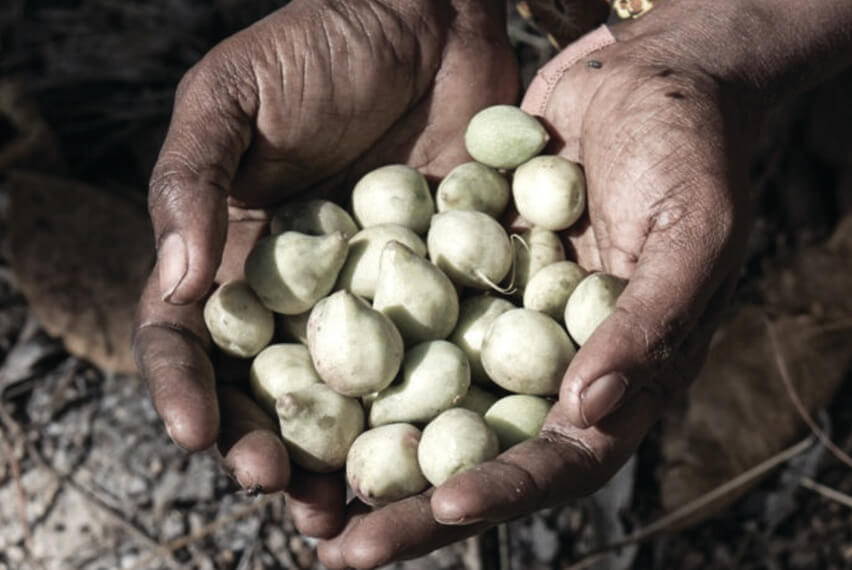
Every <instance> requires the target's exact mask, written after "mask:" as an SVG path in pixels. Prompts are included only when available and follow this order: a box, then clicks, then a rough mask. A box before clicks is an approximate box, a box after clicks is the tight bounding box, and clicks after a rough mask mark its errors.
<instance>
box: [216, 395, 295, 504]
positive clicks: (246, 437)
mask: <svg viewBox="0 0 852 570" xmlns="http://www.w3.org/2000/svg"><path fill="white" fill-rule="evenodd" d="M219 405H220V409H221V417H222V429H221V433H220V435H219V452H220V453H221V454H222V457H223V460H224V465H225V468H226V469H227V470H228V471H229V472H230V473H231V474H232V475H233V476H234V478H235V479H236V480H237V483H239V485H240V486H241V487H242V488H243V489H246V490H248V491H249V492H250V493H273V492H276V491H283V490H284V489H285V488H286V487H287V485H288V484H289V482H290V458H289V456H288V454H287V449H286V448H285V447H284V442H283V441H281V438H280V437H278V426H277V425H276V422H275V420H273V419H272V417H270V416H269V414H267V413H266V412H264V411H263V410H261V409H260V407H258V405H257V404H256V403H255V402H254V401H253V400H252V399H251V398H250V397H249V396H248V395H247V394H245V393H243V392H242V391H240V390H238V389H237V388H235V387H233V386H222V387H220V388H219Z"/></svg>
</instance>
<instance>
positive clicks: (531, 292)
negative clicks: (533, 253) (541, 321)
mask: <svg viewBox="0 0 852 570" xmlns="http://www.w3.org/2000/svg"><path fill="white" fill-rule="evenodd" d="M586 275H588V272H586V270H585V269H583V268H582V267H580V266H579V265H577V264H576V263H574V262H573V261H559V262H557V263H553V264H550V265H548V266H546V267H543V268H541V269H540V270H538V271H537V272H536V274H535V275H533V277H532V279H530V280H529V282H528V283H527V286H526V288H525V289H524V308H526V309H532V310H533V311H539V312H540V313H544V314H545V315H547V316H549V317H551V318H552V319H553V320H555V321H559V322H562V321H563V320H564V319H565V304H566V303H567V302H568V298H569V297H570V296H571V293H573V292H574V289H575V288H576V287H577V285H579V284H580V281H582V280H583V279H584V278H585V277H586Z"/></svg>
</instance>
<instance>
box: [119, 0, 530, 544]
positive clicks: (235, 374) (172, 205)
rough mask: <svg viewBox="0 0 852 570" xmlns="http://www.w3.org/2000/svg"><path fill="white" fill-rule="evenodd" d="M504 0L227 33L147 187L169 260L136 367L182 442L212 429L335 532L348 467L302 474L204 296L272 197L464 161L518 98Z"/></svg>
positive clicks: (162, 256)
mask: <svg viewBox="0 0 852 570" xmlns="http://www.w3.org/2000/svg"><path fill="white" fill-rule="evenodd" d="M503 10H504V8H503V4H502V2H495V1H493V0H476V1H472V0H437V1H434V2H428V3H424V2H419V1H415V0H387V1H376V0H352V1H346V2H343V1H337V0H313V1H309V0H296V1H294V2H292V3H290V4H289V5H288V6H287V7H285V8H283V9H281V10H278V11H277V12H275V13H273V14H272V15H270V16H269V17H267V18H265V19H264V20H261V21H259V22H258V23H256V24H255V25H253V26H251V27H250V28H248V29H246V30H244V31H243V32H240V33H239V34H237V35H235V36H233V37H231V38H229V39H228V40H226V41H225V42H223V43H222V44H220V45H219V46H217V47H216V48H215V49H213V50H212V51H211V52H210V53H209V54H207V55H206V56H205V57H204V59H203V60H202V61H201V62H200V63H198V64H197V65H196V66H195V67H194V68H193V69H192V70H190V72H189V73H187V75H186V77H185V78H184V80H183V81H182V82H181V84H180V86H179V88H178V91H177V96H176V101H175V107H174V114H173V116H172V121H171V125H170V128H169V132H168V135H167V138H166V141H165V143H164V145H163V148H162V151H161V153H160V157H159V160H158V162H157V165H156V167H155V170H154V173H153V175H152V180H151V188H150V194H149V209H150V213H151V217H152V220H153V223H154V228H155V233H156V244H157V247H158V261H157V266H156V267H155V268H154V271H153V273H152V275H151V277H150V279H149V282H148V284H147V287H146V290H145V293H144V295H143V298H142V300H141V303H140V307H139V316H138V323H137V328H136V333H135V339H134V349H135V353H136V358H137V362H138V365H139V369H140V371H141V373H142V375H143V377H144V378H145V379H146V381H147V383H148V386H149V390H150V393H151V397H152V399H153V401H154V405H155V407H156V409H157V411H158V412H159V414H160V416H161V417H162V419H163V421H164V423H165V426H166V429H167V431H168V433H169V435H170V436H171V438H172V439H173V440H174V441H175V443H177V444H178V445H180V446H181V447H183V448H185V449H187V450H189V451H195V450H201V449H205V448H208V447H209V446H211V445H213V444H214V443H217V442H218V445H219V449H220V451H221V453H222V455H223V457H224V463H225V466H226V468H227V469H228V470H229V471H230V472H231V473H232V474H233V476H234V478H235V479H236V480H237V482H238V483H239V484H240V485H241V486H243V487H244V488H246V489H249V490H263V491H266V492H272V491H277V490H282V489H286V491H287V493H288V506H289V508H290V511H291V514H292V516H293V519H294V521H295V523H296V526H297V527H298V528H299V530H300V531H301V532H303V533H305V534H307V535H311V536H331V535H333V534H334V533H336V532H337V531H338V530H339V528H340V526H341V524H342V522H343V515H344V503H345V486H344V482H343V479H342V476H341V475H340V474H334V475H322V476H319V475H310V474H304V473H301V472H300V473H298V474H293V476H292V477H291V469H290V465H289V459H288V456H287V451H286V449H285V448H284V445H283V443H282V442H281V440H280V438H279V437H278V436H277V431H278V430H277V423H276V422H275V421H273V419H272V418H270V417H269V416H268V415H266V414H265V413H264V412H262V411H261V409H260V408H259V407H258V406H257V405H256V404H255V403H254V402H253V400H252V399H251V398H250V397H248V396H247V395H246V394H245V393H244V392H243V390H242V388H241V387H240V385H239V384H238V383H230V382H229V381H231V380H240V379H241V380H242V381H243V382H242V384H243V385H244V384H245V379H246V376H245V374H246V370H247V366H245V365H243V366H239V365H238V366H236V367H234V366H231V365H233V364H234V363H233V362H226V361H222V360H221V359H219V357H218V356H217V355H216V354H215V353H211V344H210V340H209V336H208V334H207V332H206V328H205V326H204V322H203V319H202V314H201V313H202V307H203V301H204V299H205V297H206V296H207V294H208V293H209V292H210V290H211V289H212V287H214V285H215V284H216V283H222V282H225V281H228V280H230V279H234V278H238V277H240V276H241V274H242V268H243V263H244V261H245V257H246V255H247V254H248V251H249V250H250V248H251V247H252V245H253V244H254V243H255V241H256V240H257V239H258V238H259V237H260V236H262V235H263V233H264V232H266V231H267V226H268V218H269V216H268V211H269V210H268V207H270V206H273V205H275V204H279V203H281V202H282V201H283V200H285V199H288V198H293V197H295V196H301V195H309V196H311V197H317V196H331V195H334V193H335V191H337V190H338V189H342V188H347V187H351V184H352V182H353V180H355V179H356V178H357V177H358V176H359V175H360V174H363V173H364V172H366V171H368V170H371V169H372V168H375V167H377V166H381V165H384V164H388V163H406V164H409V165H411V166H414V167H416V168H418V169H420V170H421V171H422V172H423V173H424V174H426V175H427V176H430V177H441V176H443V175H445V174H446V173H447V172H448V171H449V169H450V168H451V167H453V166H455V165H456V164H458V163H460V162H463V161H464V160H466V159H467V157H466V153H465V150H464V145H463V134H464V129H465V127H466V125H467V123H468V121H469V120H470V118H471V116H472V115H473V114H474V113H475V112H476V111H478V110H479V109H481V108H483V107H486V106H488V105H493V104H497V103H511V102H513V101H515V100H516V98H517V90H518V79H517V66H516V64H515V61H514V56H513V54H512V51H511V49H510V47H509V44H508V40H507V38H506V35H505V21H504V12H503ZM211 355H212V356H211ZM211 357H213V358H215V360H216V362H217V367H216V369H215V370H214V366H213V364H212V360H211ZM240 376H242V378H240ZM217 386H218V388H217Z"/></svg>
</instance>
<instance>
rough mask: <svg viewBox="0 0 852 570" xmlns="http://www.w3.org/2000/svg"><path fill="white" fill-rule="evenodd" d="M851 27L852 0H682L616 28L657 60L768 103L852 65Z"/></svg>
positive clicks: (629, 40) (651, 57)
mask: <svg viewBox="0 0 852 570" xmlns="http://www.w3.org/2000/svg"><path fill="white" fill-rule="evenodd" d="M791 22H795V25H791ZM850 30H852V4H849V3H848V0H826V1H825V2H818V3H810V2H799V1H798V0H720V1H718V2H712V3H709V2H706V0H679V1H678V2H666V3H663V4H661V5H660V6H658V7H656V8H655V9H654V10H652V11H651V12H650V13H649V14H648V15H646V16H645V17H643V18H641V19H639V20H636V21H632V22H626V23H624V24H619V25H617V26H615V27H614V28H613V33H614V34H615V36H616V37H617V38H618V40H619V41H624V42H634V43H635V45H636V49H637V51H639V52H641V53H643V54H644V57H646V58H648V59H650V60H651V61H650V62H651V63H663V64H665V62H668V61H673V62H675V63H680V64H682V65H683V66H684V67H687V68H691V69H694V70H695V71H697V72H701V73H705V74H707V75H709V76H711V77H713V78H715V79H716V80H717V81H719V83H720V84H722V85H724V86H726V87H728V88H732V89H734V90H736V91H737V92H739V93H740V94H741V95H743V96H745V97H746V98H748V99H751V100H754V101H760V102H766V101H774V100H777V99H779V98H783V97H785V96H787V95H790V94H794V93H796V92H798V91H801V90H803V89H806V88H808V87H810V86H812V85H813V84H815V83H816V82H818V81H820V80H822V79H824V78H826V77H829V76H830V75H832V74H833V73H836V72H837V71H839V70H841V69H843V68H844V67H847V66H848V65H850V64H852V31H850ZM655 60H656V61H655Z"/></svg>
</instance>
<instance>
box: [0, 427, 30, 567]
mask: <svg viewBox="0 0 852 570" xmlns="http://www.w3.org/2000/svg"><path fill="white" fill-rule="evenodd" d="M0 444H2V446H3V453H5V454H6V457H8V458H9V468H10V469H11V471H12V479H13V480H14V481H15V492H16V493H15V498H16V503H17V507H18V518H19V519H20V521H21V529H22V530H23V533H24V546H25V547H26V549H27V552H28V553H30V554H31V553H32V551H33V536H32V532H30V523H29V520H28V518H27V493H26V490H24V484H23V482H22V480H21V462H20V461H18V457H17V455H16V454H15V446H14V445H13V444H12V443H11V442H10V441H9V440H7V439H6V436H5V435H3V432H2V431H0Z"/></svg>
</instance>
